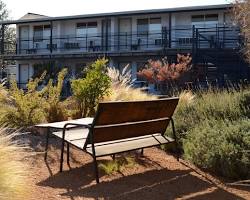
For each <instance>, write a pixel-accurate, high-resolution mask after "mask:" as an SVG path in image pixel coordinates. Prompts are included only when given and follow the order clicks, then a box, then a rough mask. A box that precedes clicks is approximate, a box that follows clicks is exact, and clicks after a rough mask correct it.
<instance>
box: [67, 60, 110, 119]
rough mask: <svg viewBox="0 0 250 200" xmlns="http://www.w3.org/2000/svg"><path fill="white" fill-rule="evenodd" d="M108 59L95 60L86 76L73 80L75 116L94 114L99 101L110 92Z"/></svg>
mask: <svg viewBox="0 0 250 200" xmlns="http://www.w3.org/2000/svg"><path fill="white" fill-rule="evenodd" d="M107 62H108V61H107V60H105V59H99V60H97V61H95V62H94V63H93V64H92V65H91V66H89V68H88V70H87V75H86V78H82V79H76V80H73V81H72V83H71V87H72V91H73V97H74V100H75V101H76V103H77V110H76V113H75V116H74V118H81V117H86V116H93V115H94V114H95V108H96V106H97V105H98V103H99V101H100V100H102V99H103V97H104V96H105V95H108V94H109V88H110V85H111V81H110V78H109V77H108V75H107V74H106V70H107Z"/></svg>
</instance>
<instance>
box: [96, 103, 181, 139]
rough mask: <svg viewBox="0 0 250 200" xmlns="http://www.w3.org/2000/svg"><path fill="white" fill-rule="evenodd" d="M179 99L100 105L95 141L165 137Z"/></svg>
mask: <svg viewBox="0 0 250 200" xmlns="http://www.w3.org/2000/svg"><path fill="white" fill-rule="evenodd" d="M178 101H179V98H168V99H159V100H150V101H130V102H107V103H100V104H99V106H98V109H97V114H96V117H95V119H94V122H93V129H92V134H93V142H94V143H98V142H106V141H113V140H119V139H125V138H132V137H139V136H144V135H150V134H154V133H161V134H163V133H164V132H165V131H166V128H167V126H168V124H169V121H170V118H171V117H172V115H173V113H174V111H175V108H176V106H177V104H178Z"/></svg>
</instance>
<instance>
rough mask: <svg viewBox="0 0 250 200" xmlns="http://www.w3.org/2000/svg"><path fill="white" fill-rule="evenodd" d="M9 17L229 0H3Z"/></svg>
mask: <svg viewBox="0 0 250 200" xmlns="http://www.w3.org/2000/svg"><path fill="white" fill-rule="evenodd" d="M3 2H5V4H6V5H7V8H8V10H9V11H10V18H11V19H19V18H20V17H22V16H23V15H25V14H26V13H28V12H32V13H37V14H43V15H47V16H52V17H55V16H68V15H79V14H90V13H104V12H118V11H129V10H144V9H157V8H172V7H183V6H196V5H215V4H224V3H229V2H230V0H3Z"/></svg>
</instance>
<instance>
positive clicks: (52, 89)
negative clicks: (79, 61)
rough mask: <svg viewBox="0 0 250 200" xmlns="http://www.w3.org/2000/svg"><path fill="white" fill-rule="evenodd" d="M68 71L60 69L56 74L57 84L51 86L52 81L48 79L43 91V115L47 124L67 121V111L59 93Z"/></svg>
mask: <svg viewBox="0 0 250 200" xmlns="http://www.w3.org/2000/svg"><path fill="white" fill-rule="evenodd" d="M67 72H68V70H67V69H66V68H64V69H62V70H61V71H60V72H59V73H58V77H57V84H55V85H53V80H52V79H50V80H49V82H48V84H47V86H46V87H45V88H44V89H43V96H44V98H45V104H44V107H43V109H44V113H45V116H46V120H47V122H57V121H64V120H67V118H68V116H67V111H66V109H65V107H64V104H63V102H62V101H61V93H62V88H63V81H64V78H65V76H66V74H67Z"/></svg>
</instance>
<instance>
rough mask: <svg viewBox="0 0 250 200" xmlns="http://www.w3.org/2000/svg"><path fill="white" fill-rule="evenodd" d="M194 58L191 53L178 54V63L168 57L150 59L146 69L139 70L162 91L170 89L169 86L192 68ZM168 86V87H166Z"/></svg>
mask: <svg viewBox="0 0 250 200" xmlns="http://www.w3.org/2000/svg"><path fill="white" fill-rule="evenodd" d="M191 61H192V58H191V57H190V55H187V56H184V55H180V54H177V63H169V62H168V60H167V58H163V59H162V60H155V61H154V60H149V61H148V64H147V65H145V67H144V69H142V70H141V71H139V72H138V76H141V77H143V78H144V79H146V80H147V81H148V82H149V83H154V84H156V86H157V88H158V89H160V91H161V92H162V93H165V92H166V90H168V86H169V85H171V86H172V83H173V82H175V81H177V80H179V79H180V78H182V77H183V75H184V74H186V73H187V72H188V71H189V70H190V69H191V64H190V63H191ZM165 86H167V88H166V87H165Z"/></svg>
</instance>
